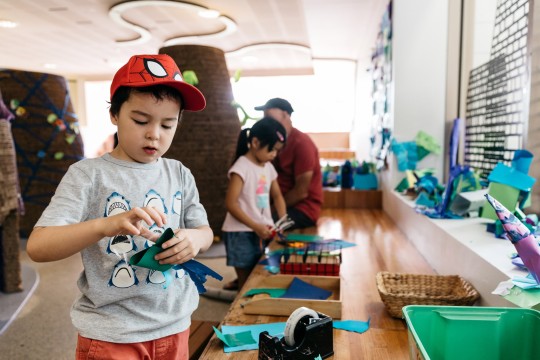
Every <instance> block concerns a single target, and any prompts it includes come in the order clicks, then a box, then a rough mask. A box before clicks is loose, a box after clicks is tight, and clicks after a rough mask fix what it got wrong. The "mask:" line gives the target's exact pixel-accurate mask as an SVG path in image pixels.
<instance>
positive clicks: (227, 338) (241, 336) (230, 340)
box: [212, 326, 258, 347]
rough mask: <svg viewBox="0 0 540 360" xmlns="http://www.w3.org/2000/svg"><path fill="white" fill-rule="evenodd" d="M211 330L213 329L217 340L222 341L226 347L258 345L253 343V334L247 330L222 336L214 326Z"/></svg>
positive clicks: (255, 342)
mask: <svg viewBox="0 0 540 360" xmlns="http://www.w3.org/2000/svg"><path fill="white" fill-rule="evenodd" d="M212 328H214V332H215V333H216V336H217V337H218V339H220V340H221V341H223V342H224V343H225V345H226V346H228V347H238V346H244V345H253V344H257V343H258V341H255V339H254V338H253V334H252V333H251V331H249V330H246V331H242V332H237V333H231V334H223V333H222V332H221V331H219V330H218V329H217V328H216V327H215V326H212Z"/></svg>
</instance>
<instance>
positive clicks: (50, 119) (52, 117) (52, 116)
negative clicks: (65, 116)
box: [47, 114, 58, 124]
mask: <svg viewBox="0 0 540 360" xmlns="http://www.w3.org/2000/svg"><path fill="white" fill-rule="evenodd" d="M56 119H58V116H56V114H49V116H47V122H48V123H49V124H52V123H53V122H55V121H56Z"/></svg>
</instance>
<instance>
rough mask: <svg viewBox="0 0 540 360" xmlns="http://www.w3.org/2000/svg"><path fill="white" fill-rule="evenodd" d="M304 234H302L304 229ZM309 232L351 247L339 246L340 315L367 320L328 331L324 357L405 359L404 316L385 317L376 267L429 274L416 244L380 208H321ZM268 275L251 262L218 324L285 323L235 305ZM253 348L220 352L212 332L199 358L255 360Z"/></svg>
mask: <svg viewBox="0 0 540 360" xmlns="http://www.w3.org/2000/svg"><path fill="white" fill-rule="evenodd" d="M306 233H307V232H306ZM309 233H311V234H318V235H321V236H323V237H324V238H326V239H330V238H334V239H342V240H345V241H348V242H352V243H355V244H356V246H354V247H350V248H346V249H343V263H342V265H341V272H340V277H341V299H342V319H341V320H361V321H367V320H368V319H370V327H369V330H368V331H366V332H365V333H363V334H358V333H354V332H348V331H343V330H336V329H334V356H333V357H330V358H329V359H352V358H357V359H392V360H397V359H408V358H409V355H408V354H409V352H408V351H409V345H408V342H407V328H406V324H405V321H404V320H401V319H395V318H392V317H390V315H388V313H387V312H386V309H385V307H384V304H383V303H382V302H381V298H380V296H379V293H378V291H377V286H376V282H375V275H376V274H377V272H379V271H390V272H404V273H418V274H420V273H421V274H433V273H434V272H433V270H432V269H431V267H430V266H429V265H428V263H427V262H426V261H425V260H424V258H423V257H422V256H421V255H420V254H419V253H418V251H417V250H416V248H415V247H414V246H413V245H412V244H411V243H410V242H409V241H408V240H407V239H406V238H405V236H404V235H403V234H402V233H401V232H400V231H399V229H397V227H396V226H395V225H394V223H393V222H392V220H391V219H390V218H389V217H388V216H387V215H386V214H385V213H384V212H383V211H382V210H354V209H326V210H323V214H322V217H321V219H320V220H319V225H318V227H317V229H310V231H309ZM268 276H272V274H270V273H269V272H268V271H266V270H264V267H263V266H262V265H257V266H256V268H255V269H254V271H253V272H252V273H251V275H250V277H249V279H248V281H247V282H246V284H245V286H244V288H243V289H241V291H239V295H238V297H237V298H236V299H235V300H234V302H233V303H232V304H231V307H230V309H229V311H228V313H227V314H226V315H225V318H224V320H223V321H222V323H221V325H251V324H264V323H270V322H285V321H287V318H288V316H269V315H249V314H245V313H244V312H243V309H242V306H241V304H242V303H244V302H245V301H246V298H245V297H242V294H243V293H244V292H246V291H247V290H249V289H251V288H254V287H257V284H258V283H259V282H260V281H261V280H263V279H264V278H266V277H268ZM257 357H258V351H257V350H251V351H239V352H233V353H225V352H224V351H223V343H222V342H221V340H219V339H218V338H217V337H216V336H215V334H214V336H212V338H211V339H210V342H209V343H208V345H207V346H206V348H205V350H204V351H203V354H202V355H201V357H200V359H208V360H216V359H217V360H219V359H242V360H243V359H246V360H247V359H257Z"/></svg>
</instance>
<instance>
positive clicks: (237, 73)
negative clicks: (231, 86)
mask: <svg viewBox="0 0 540 360" xmlns="http://www.w3.org/2000/svg"><path fill="white" fill-rule="evenodd" d="M241 76H242V70H241V69H237V70H236V71H235V72H234V82H238V81H240V77H241Z"/></svg>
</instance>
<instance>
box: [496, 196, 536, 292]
mask: <svg viewBox="0 0 540 360" xmlns="http://www.w3.org/2000/svg"><path fill="white" fill-rule="evenodd" d="M486 198H487V200H488V202H489V203H490V204H491V206H493V209H494V210H495V213H496V214H497V217H498V218H499V219H500V220H501V222H502V226H503V228H504V231H506V234H507V236H508V239H509V240H510V241H511V242H512V244H514V246H515V248H516V250H517V252H518V254H519V256H520V257H521V259H522V260H523V263H524V264H525V266H526V267H527V269H528V270H529V272H530V273H531V275H532V276H533V278H534V280H536V283H537V284H540V281H539V279H540V246H538V243H537V241H536V238H535V237H534V234H532V233H531V232H530V230H529V228H527V227H526V226H525V225H524V224H523V223H522V222H521V221H520V220H519V219H518V218H517V217H515V216H514V215H513V214H512V213H511V212H510V211H508V209H507V208H505V207H504V206H503V205H501V203H499V202H498V201H497V200H496V199H495V198H493V197H492V196H490V195H489V194H486Z"/></svg>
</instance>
